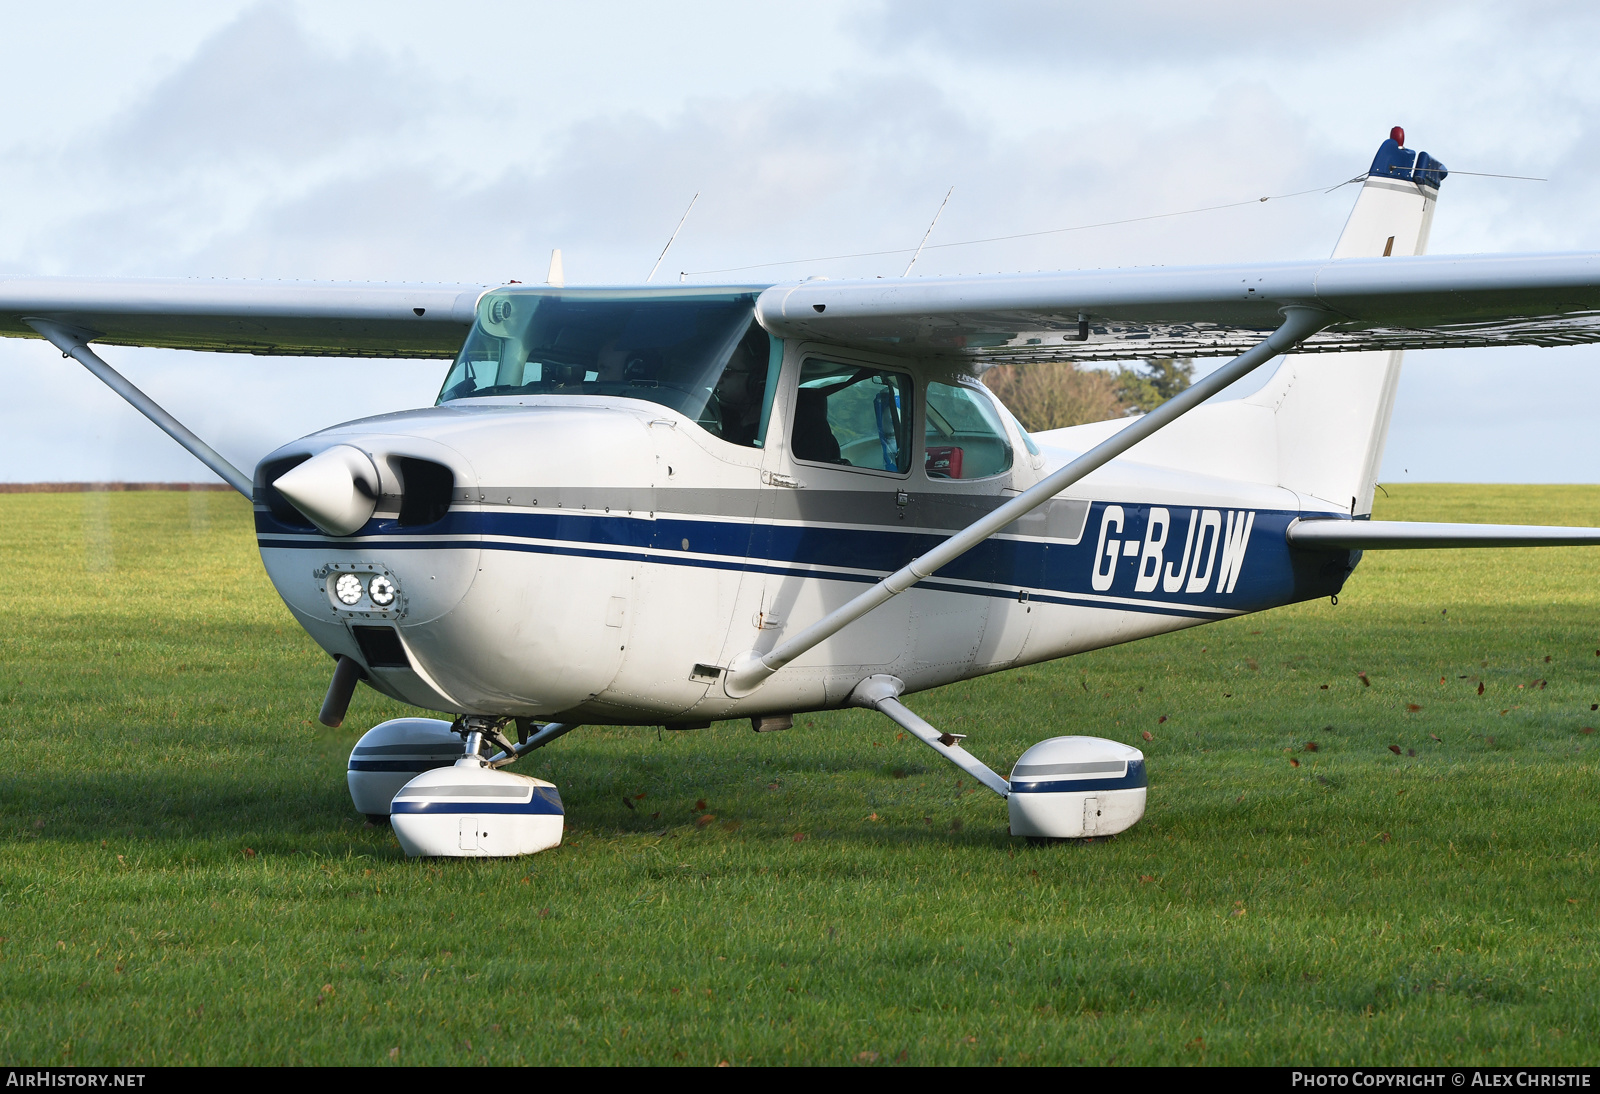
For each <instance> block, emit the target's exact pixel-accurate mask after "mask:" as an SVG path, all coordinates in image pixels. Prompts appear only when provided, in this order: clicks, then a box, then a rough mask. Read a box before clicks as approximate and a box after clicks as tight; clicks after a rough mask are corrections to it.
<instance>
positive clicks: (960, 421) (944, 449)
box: [922, 383, 1011, 479]
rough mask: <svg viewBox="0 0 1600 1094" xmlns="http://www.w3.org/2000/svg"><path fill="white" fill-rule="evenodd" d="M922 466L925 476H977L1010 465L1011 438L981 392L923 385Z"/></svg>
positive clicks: (951, 385)
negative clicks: (925, 389)
mask: <svg viewBox="0 0 1600 1094" xmlns="http://www.w3.org/2000/svg"><path fill="white" fill-rule="evenodd" d="M922 466H923V469H924V470H925V471H926V472H927V474H928V477H929V478H930V479H982V478H987V477H988V476H990V475H998V474H1000V473H1001V472H1002V471H1009V470H1010V469H1011V441H1010V439H1009V438H1008V437H1007V436H1006V427H1005V425H1004V424H1003V423H1002V422H1001V421H1000V414H999V412H998V411H997V410H995V407H994V404H993V403H991V402H990V401H989V400H988V399H987V398H986V397H985V396H984V394H983V393H982V392H980V391H975V390H973V389H972V388H967V387H958V386H956V385H954V384H938V383H930V384H929V385H928V414H927V431H926V434H925V436H924V442H923V458H922Z"/></svg>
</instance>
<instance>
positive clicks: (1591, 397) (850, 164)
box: [0, 0, 1600, 482]
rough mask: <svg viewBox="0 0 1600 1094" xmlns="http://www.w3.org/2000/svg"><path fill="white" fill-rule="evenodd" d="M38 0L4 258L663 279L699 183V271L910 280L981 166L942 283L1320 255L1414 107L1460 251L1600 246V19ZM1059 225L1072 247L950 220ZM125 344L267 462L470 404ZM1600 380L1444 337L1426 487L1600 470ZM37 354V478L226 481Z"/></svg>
mask: <svg viewBox="0 0 1600 1094" xmlns="http://www.w3.org/2000/svg"><path fill="white" fill-rule="evenodd" d="M0 19H3V21H4V22H3V25H4V26H5V28H6V33H5V35H4V37H3V39H0V104H3V108H4V115H5V117H6V119H7V125H6V126H5V127H4V128H3V130H0V275H8V274H74V275H86V276H196V277H229V278H302V279H334V280H374V281H423V282H475V283H483V284H494V283H500V282H503V281H505V280H507V279H511V278H515V279H518V280H523V281H541V280H543V279H544V275H545V271H546V267H547V264H548V261H549V256H550V252H551V250H552V249H553V248H557V247H559V248H560V249H561V250H562V253H563V259H564V265H565V270H566V278H567V283H568V284H569V285H571V284H580V283H614V282H638V281H641V280H643V279H644V277H645V276H646V275H647V274H648V273H649V272H650V270H651V267H652V265H653V264H654V263H655V261H656V258H657V256H658V254H659V253H660V251H661V248H662V246H663V245H664V244H665V243H666V241H667V239H668V237H669V236H670V235H671V233H672V230H673V228H674V226H675V225H676V224H677V223H678V220H679V218H680V217H681V216H682V215H683V212H684V209H685V208H686V207H687V206H688V205H689V202H690V199H691V198H692V197H693V196H694V195H695V194H698V195H699V198H698V200H697V201H696V203H695V205H694V208H693V211H692V212H691V214H690V216H689V218H688V219H687V221H686V222H685V223H684V226H683V230H682V233H681V234H680V235H679V237H678V239H677V241H676V242H675V243H674V245H673V247H672V249H671V250H670V251H669V253H668V254H667V257H666V259H665V260H664V261H663V263H662V266H661V272H660V273H659V274H658V275H657V280H676V279H678V278H679V277H680V276H681V277H683V278H684V279H686V280H690V281H713V280H717V281H725V280H739V281H749V282H765V281H776V280H785V279H789V278H795V277H804V276H810V275H825V276H830V277H845V276H873V275H878V274H883V275H895V274H899V273H900V272H901V271H902V270H903V269H904V268H905V264H906V262H907V261H908V260H909V258H910V251H911V250H912V249H914V248H915V247H916V245H917V242H918V240H919V239H920V238H921V237H922V235H923V233H924V232H925V231H926V230H927V228H928V224H929V221H930V220H931V219H932V217H933V215H934V212H935V211H936V210H937V209H938V208H939V205H940V202H941V200H942V199H943V198H944V196H945V194H946V193H947V191H949V192H950V199H949V203H948V205H947V206H946V207H945V209H944V211H943V213H942V215H941V216H940V219H939V221H938V224H937V226H936V228H935V230H934V232H933V233H932V235H931V237H930V238H929V249H928V250H926V251H925V252H924V253H923V254H922V256H921V257H920V258H919V259H918V261H917V264H916V266H915V268H914V272H915V273H916V274H917V275H918V276H937V275H940V274H972V273H992V272H1000V271H1006V272H1010V271H1018V270H1054V269H1076V268H1086V267H1108V266H1138V265H1154V264H1168V265H1175V264H1189V263H1207V262H1236V261H1237V262H1247V261H1258V260H1261V261H1271V260H1286V259H1305V258H1318V257H1324V256H1326V255H1327V254H1328V253H1329V252H1330V251H1331V250H1332V248H1333V244H1334V241H1335V240H1336V239H1337V237H1338V234H1339V230H1340V228H1341V226H1342V224H1343V222H1344V219H1345V217H1346V216H1347V215H1348V213H1349V210H1350V207H1351V204H1352V203H1353V201H1354V199H1355V192H1356V190H1355V187H1353V186H1346V187H1342V188H1335V189H1332V190H1331V192H1327V191H1329V190H1330V188H1333V187H1336V185H1337V184H1338V183H1341V182H1344V181H1345V180H1348V179H1350V178H1351V177H1353V176H1355V175H1358V174H1359V173H1361V172H1362V171H1364V170H1365V169H1366V167H1367V165H1368V164H1369V163H1370V162H1371V159H1372V155H1373V152H1374V151H1375V150H1376V148H1377V145H1378V143H1379V142H1380V141H1381V140H1382V139H1383V138H1384V137H1385V136H1387V134H1388V132H1389V128H1390V127H1391V126H1393V125H1402V126H1404V127H1405V129H1406V133H1407V136H1408V138H1409V139H1408V144H1409V145H1410V146H1412V147H1419V148H1422V149H1424V150H1426V151H1428V152H1430V153H1432V154H1433V155H1434V156H1436V157H1437V158H1439V159H1441V160H1443V161H1444V163H1445V164H1447V165H1448V166H1449V167H1450V168H1452V169H1453V170H1455V171H1457V172H1468V171H1470V172H1479V173H1482V174H1479V175H1467V174H1461V173H1458V174H1453V175H1452V176H1451V177H1450V178H1449V179H1448V180H1447V181H1446V182H1445V184H1444V187H1443V192H1442V194H1441V198H1440V203H1439V207H1438V211H1437V213H1436V216H1435V220H1434V227H1433V237H1432V241H1431V244H1430V251H1431V252H1432V253H1436V254H1438V253H1462V252H1480V251H1516V250H1597V249H1600V181H1597V176H1596V171H1595V168H1596V166H1597V164H1600V141H1597V139H1596V138H1597V136H1600V109H1597V108H1600V66H1597V65H1595V64H1594V62H1593V50H1592V43H1593V42H1594V41H1595V40H1596V38H1597V32H1600V9H1597V8H1595V7H1593V6H1592V5H1582V4H1569V3H1540V2H1530V0H1523V2H1519V3H1516V4H1509V3H1507V4H1498V3H1459V4H1448V5H1441V4H1437V3H1414V2H1411V0H1386V2H1373V0H1348V2H1346V3H1343V4H1340V5H1306V4H1278V5H1260V4H1254V3H1251V4H1246V3H1243V2H1233V0H1215V2H1210V3H1207V4H1194V3H1192V2H1185V3H1179V2H1167V0H1123V2H1121V3H1119V4H1117V5H1108V4H1104V3H1092V4H1091V3H1082V4H1079V3H1032V2H1023V0H987V2H985V3H982V4H979V3H957V2H954V0H916V2H909V0H878V2H866V0H860V2H854V3H835V2H831V0H807V2H806V3H803V4H802V3H776V2H774V3H752V2H749V0H746V2H744V3H738V4H735V3H710V2H676V3H673V4H661V3H642V2H641V3H608V2H602V0H591V2H589V3H585V4H570V3H563V4H553V3H533V2H526V0H524V2H519V3H488V2H481V3H474V2H471V0H462V2H457V3H455V4H452V5H448V6H447V5H439V4H423V3H409V2H403V0H390V2H386V3H383V4H377V3H353V2H351V3H321V4H309V3H306V4H297V3H292V2H230V0H207V2H205V3H191V2H188V0H167V2H165V3H162V4H159V5H122V4H112V3H73V2H70V0H69V2H59V3H56V4H51V5H41V4H37V3H28V4H23V3H17V2H13V0H0ZM1484 174H1500V175H1528V176H1537V177H1539V178H1544V179H1547V180H1548V181H1545V182H1528V181H1521V180H1515V179H1504V178H1491V177H1483V175H1484ZM951 187H954V190H953V191H951ZM1307 191H1309V192H1307ZM1290 195H1294V196H1290ZM1262 196H1270V197H1272V200H1269V201H1267V202H1260V201H1257V200H1253V199H1257V198H1260V197H1262ZM1237 202H1244V203H1245V204H1243V205H1239V206H1237V207H1234V208H1230V209H1223V210H1217V211H1211V212H1196V213H1188V214H1186V215H1182V216H1173V217H1162V218H1160V219H1153V220H1152V219H1146V220H1143V221H1138V222H1136V223H1131V224H1129V223H1124V224H1120V225H1111V226H1102V227H1087V228H1083V229H1082V230H1074V231H1066V232H1057V231H1051V230H1053V229H1060V228H1069V227H1075V226H1084V225H1103V224H1105V222H1109V221H1126V220H1130V219H1133V218H1141V217H1151V216H1154V215H1155V214H1165V213H1174V212H1183V211H1185V210H1195V209H1202V208H1205V207H1208V206H1215V205H1224V204H1230V203H1237ZM1030 232H1033V233H1038V232H1049V234H1042V235H1040V234H1036V235H1031V236H1026V237H1025V238H1021V239H1014V240H1010V241H1006V242H1002V243H987V244H981V245H971V246H966V245H962V246H950V244H960V243H962V242H963V241H967V240H974V239H984V238H988V237H993V236H1001V235H1012V234H1018V233H1030ZM874 252H895V253H890V254H879V253H874ZM862 255H865V256H866V257H852V258H840V257H836V256H862ZM103 355H104V356H105V357H106V358H107V359H108V360H109V361H110V362H111V363H112V364H113V365H114V366H116V367H117V368H119V369H120V370H122V371H123V372H124V373H125V374H126V375H127V376H128V377H129V378H130V379H132V380H133V381H134V382H135V383H136V384H138V385H140V386H141V387H143V388H145V390H147V391H148V392H149V393H150V394H151V395H153V396H154V397H155V398H156V399H157V400H158V401H160V402H161V403H162V404H163V405H165V406H167V407H168V409H170V410H171V411H172V412H173V413H175V414H176V415H177V416H178V417H179V418H180V419H181V420H183V421H184V422H186V423H187V424H188V425H190V426H191V427H192V428H193V429H194V430H195V431H196V432H197V433H199V434H200V435H201V436H202V437H204V438H206V439H207V440H208V441H209V442H211V443H212V444H213V445H215V446H216V447H217V448H218V449H219V450H221V451H222V452H223V453H224V454H225V455H226V456H228V457H229V458H230V459H231V460H232V461H233V462H235V463H236V464H238V465H239V466H241V467H245V468H249V467H252V466H254V464H255V462H256V461H257V460H259V459H260V458H261V457H262V456H263V455H265V454H266V453H267V452H269V451H271V450H272V449H273V448H275V447H277V446H278V445H280V444H283V443H285V442H287V441H289V440H292V439H294V438H295V437H298V436H301V435H303V434H305V433H308V432H311V431H312V430H315V429H318V428H321V427H324V426H327V425H331V424H334V423H337V422H340V421H345V420H349V419H351V418H355V417H360V416H362V415H366V414H373V413H380V412H383V411H387V410H395V409H402V408H406V407H413V406H422V405H427V404H429V403H431V402H432V401H433V399H434V396H435V394H436V392H437V390H438V386H439V383H440V381H441V380H442V378H443V372H444V369H445V367H446V366H445V364H444V363H443V362H391V361H382V362H375V361H323V360H309V361H308V360H296V359H291V358H258V357H251V356H244V355H228V354H221V355H213V354H196V353H185V352H179V351H162V350H131V349H121V348H116V347H110V348H107V349H105V350H104V353H103ZM1213 365H1214V363H1211V362H1208V363H1203V364H1202V366H1201V367H1202V369H1205V368H1209V367H1213ZM1597 366H1600V348H1596V347H1576V348H1563V349H1532V348H1527V349H1523V348H1512V349H1494V350H1450V351H1444V350H1436V351H1428V352H1413V353H1411V354H1409V355H1408V356H1407V361H1406V365H1405V370H1404V372H1403V376H1402V381H1401V387H1400V393H1399V397H1398V400H1397V405H1396V410H1395V417H1394V423H1393V426H1392V429H1391V434H1390V440H1389V446H1388V450H1387V454H1386V457H1385V463H1384V467H1383V471H1382V476H1383V479H1384V481H1386V482H1405V481H1416V482H1425V481H1433V482H1437V481H1457V482H1595V481H1600V456H1597V454H1596V452H1595V450H1594V446H1593V445H1592V444H1590V443H1588V438H1589V436H1590V434H1591V431H1592V425H1591V418H1592V415H1593V412H1594V408H1595V407H1596V406H1597V405H1600V368H1597ZM0 376H3V377H4V378H5V382H6V388H7V390H9V391H11V393H12V394H11V396H10V397H9V398H6V399H3V400H0V481H5V482H29V481H52V480H53V481H106V480H124V481H159V480H168V481H205V480H207V479H209V478H210V477H211V476H210V474H209V472H206V471H205V470H204V469H203V468H201V467H199V465H198V464H196V463H195V462H194V461H193V460H192V458H191V457H189V456H188V455H187V454H186V453H184V452H183V451H182V450H180V449H179V448H177V446H176V445H174V444H173V443H172V442H171V441H170V440H168V439H167V438H166V437H165V435H164V434H161V433H160V432H158V431H157V430H156V428H155V427H154V426H152V425H150V424H149V423H148V422H146V421H145V420H144V419H143V418H142V417H140V416H139V415H138V414H137V413H136V412H134V411H133V410H132V409H131V408H129V407H128V406H127V405H126V404H124V403H122V402H121V400H119V399H118V398H117V397H116V396H115V395H113V394H111V393H110V392H109V391H107V390H106V389H104V388H103V387H102V386H101V385H100V384H99V382H98V381H96V380H94V379H92V378H91V377H90V376H89V375H88V374H87V373H86V372H85V371H84V370H83V369H82V368H81V367H80V366H78V365H77V364H75V363H73V362H71V361H65V360H63V359H62V358H61V357H60V355H59V354H58V353H56V352H55V351H53V350H51V349H50V348H49V347H48V346H46V345H45V344H43V343H41V342H33V341H21V340H4V341H0Z"/></svg>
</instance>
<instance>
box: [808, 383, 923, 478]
mask: <svg viewBox="0 0 1600 1094" xmlns="http://www.w3.org/2000/svg"><path fill="white" fill-rule="evenodd" d="M911 392H912V387H911V377H909V376H907V375H906V374H905V373H903V372H890V371H887V370H885V369H875V368H868V367H864V366H861V365H844V364H839V363H838V362H836V361H820V360H816V359H810V360H807V361H806V362H805V364H804V365H802V366H801V369H800V386H799V390H798V391H797V392H796V397H795V408H794V431H793V433H792V434H791V437H790V450H791V451H792V452H793V454H794V458H795V459H797V460H806V461H809V462H811V463H831V464H837V465H839V466H841V467H858V468H862V469H864V470H869V471H890V472H894V473H896V474H904V473H905V472H907V471H908V470H910V468H911V407H912V402H911Z"/></svg>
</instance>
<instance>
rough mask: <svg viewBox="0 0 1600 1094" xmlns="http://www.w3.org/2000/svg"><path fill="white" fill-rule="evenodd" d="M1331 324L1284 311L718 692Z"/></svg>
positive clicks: (740, 662) (751, 683) (752, 685)
mask: <svg viewBox="0 0 1600 1094" xmlns="http://www.w3.org/2000/svg"><path fill="white" fill-rule="evenodd" d="M1337 318H1338V317H1337V316H1335V315H1333V314H1332V313H1330V312H1325V311H1322V310H1320V309H1317V308H1309V307H1303V306H1298V305H1295V306H1290V307H1287V308H1284V309H1283V323H1282V325H1280V326H1279V327H1278V329H1277V330H1275V331H1273V332H1272V333H1271V334H1270V335H1268V336H1267V338H1266V339H1265V340H1264V341H1262V342H1260V343H1258V344H1257V345H1255V346H1254V347H1252V348H1251V349H1248V350H1246V351H1245V352H1243V353H1241V354H1240V355H1239V356H1237V357H1235V358H1234V359H1233V360H1232V361H1229V362H1228V363H1227V364H1226V365H1223V366H1222V367H1221V368H1219V369H1217V370H1216V371H1215V372H1213V373H1212V374H1211V375H1209V376H1207V377H1206V378H1205V379H1203V380H1201V381H1200V382H1199V383H1197V384H1195V385H1194V386H1193V387H1191V388H1189V389H1187V390H1186V391H1181V392H1179V393H1178V394H1177V395H1174V396H1173V397H1172V398H1170V399H1168V400H1167V401H1166V402H1164V403H1162V404H1161V405H1160V406H1158V407H1156V409H1154V410H1152V411H1151V412H1150V413H1148V414H1146V415H1145V416H1144V417H1142V418H1138V419H1136V420H1135V421H1134V422H1133V423H1132V424H1131V425H1129V426H1127V427H1125V428H1123V429H1121V430H1119V431H1118V432H1116V433H1115V434H1113V435H1112V436H1110V437H1108V438H1107V439H1105V440H1104V441H1101V442H1100V443H1099V444H1097V445H1095V447H1093V448H1091V449H1090V450H1089V451H1087V452H1085V453H1084V454H1083V455H1081V456H1079V457H1078V458H1077V459H1075V460H1073V461H1072V462H1071V463H1069V464H1067V466H1065V467H1063V468H1061V469H1060V470H1059V471H1056V472H1053V473H1052V474H1050V475H1049V476H1047V477H1045V478H1044V479H1042V480H1040V481H1039V482H1037V483H1035V484H1034V485H1033V486H1031V487H1029V488H1028V489H1027V490H1024V491H1023V492H1022V493H1020V494H1018V495H1017V496H1016V497H1014V498H1012V499H1011V500H1010V501H1008V502H1006V503H1005V504H1004V505H1002V506H1001V507H1000V508H998V509H996V510H994V511H993V512H991V513H990V514H988V515H987V516H985V517H983V518H982V519H980V520H976V521H974V522H973V523H972V524H969V525H968V526H967V527H966V528H964V529H962V530H961V531H959V532H957V533H956V534H955V535H953V536H951V537H950V538H949V539H947V540H945V541H944V542H943V543H941V544H939V545H938V546H937V547H935V548H934V549H933V550H931V551H929V552H928V553H927V554H925V555H921V556H919V557H918V558H914V559H912V560H911V561H910V562H909V563H907V564H906V565H905V566H903V567H901V568H900V569H898V570H896V571H895V572H894V573H892V574H890V575H889V576H888V577H886V578H884V579H883V580H882V581H880V582H878V583H877V584H876V585H874V586H873V587H872V588H870V589H868V590H867V591H866V592H864V593H861V594H860V595H859V596H856V597H855V598H853V599H852V600H850V601H849V602H848V603H846V604H845V605H844V606H843V607H840V608H837V609H835V610H834V611H832V612H830V613H828V614H827V615H825V616H823V617H822V618H821V619H819V620H817V621H816V622H815V623H813V624H811V626H809V627H807V628H806V629H805V630H803V631H801V632H800V633H799V634H797V635H795V636H794V637H793V638H789V639H786V640H785V641H783V642H780V643H778V644H777V645H776V646H775V647H773V649H772V651H771V652H770V653H766V654H762V653H760V652H759V651H757V650H746V651H745V652H744V653H741V654H740V655H739V656H738V657H736V658H734V660H733V662H732V663H731V664H730V665H729V666H728V671H727V672H726V673H725V674H724V675H723V685H722V686H723V689H724V690H725V691H726V692H727V693H728V695H729V696H730V697H732V698H734V699H742V698H744V697H745V696H746V695H749V694H751V693H752V692H754V691H755V690H756V688H758V687H760V686H761V685H762V684H763V683H765V682H766V680H767V678H768V677H769V676H771V675H772V674H773V673H775V672H777V671H778V670H779V669H781V668H783V666H785V665H787V664H788V663H789V662H790V661H793V660H794V659H795V658H796V657H799V656H800V655H801V654H803V653H805V652H806V651H807V650H809V649H811V648H812V647H814V646H817V645H819V644H820V643H822V642H825V641H827V640H828V639H829V638H831V637H833V636H834V635H835V634H837V633H839V631H841V630H843V629H844V628H845V627H847V626H849V625H850V624H851V623H854V622H855V621H856V620H857V619H860V618H861V617H862V616H864V615H866V614H867V613H868V612H870V611H872V609H874V608H876V607H878V606H879V605H880V604H883V603H884V602H886V601H888V600H889V599H890V598H891V597H894V596H897V595H899V594H900V593H903V592H905V591H906V590H907V589H909V588H911V586H913V585H915V584H916V583H917V582H919V581H921V580H922V579H923V578H925V577H928V576H930V575H932V574H934V573H935V572H937V571H938V570H939V569H940V568H941V567H943V566H946V565H948V564H949V563H951V562H953V561H955V560H956V559H957V558H960V557H961V556H962V555H964V554H966V553H967V552H968V551H970V550H972V548H974V547H976V546H977V545H978V544H980V543H982V542H983V541H984V540H986V539H988V538H989V537H990V536H992V535H994V534H995V533H996V532H998V531H999V530H1000V529H1002V528H1004V527H1005V526H1006V525H1008V524H1010V523H1011V522H1012V521H1015V520H1017V519H1019V518H1020V517H1023V516H1026V515H1027V514H1028V513H1031V512H1033V510H1035V509H1037V508H1038V507H1039V506H1041V505H1043V504H1044V503H1045V502H1047V501H1049V500H1050V499H1051V498H1053V497H1055V496H1056V495H1057V494H1059V493H1061V491H1063V490H1065V489H1066V488H1067V487H1069V486H1071V485H1072V484H1073V483H1075V482H1077V481H1078V480H1079V479H1081V478H1083V477H1084V476H1085V475H1087V474H1089V473H1090V472H1091V471H1094V470H1096V469H1098V468H1099V467H1101V466H1102V465H1104V464H1106V463H1109V462H1110V461H1112V460H1113V459H1115V458H1116V457H1118V456H1120V455H1122V453H1124V452H1126V451H1127V450H1128V449H1130V448H1132V447H1133V446H1134V445H1136V444H1138V443H1139V442H1140V441H1142V440H1144V439H1145V438H1146V437H1148V436H1150V435H1151V434H1152V433H1154V432H1156V431H1157V430H1159V429H1161V428H1162V427H1163V426H1165V425H1166V424H1167V423H1169V422H1171V421H1173V420H1174V419H1176V418H1178V417H1179V416H1180V415H1182V414H1184V413H1186V412H1187V411H1189V410H1192V409H1194V408H1195V407H1197V406H1199V405H1200V404H1201V403H1203V402H1205V401H1206V400H1207V399H1209V398H1211V396H1213V395H1215V394H1216V393H1217V392H1219V391H1221V390H1222V389H1223V388H1225V387H1227V386H1228V385H1229V384H1231V383H1233V382H1234V381H1235V380H1238V379H1239V378H1240V377H1242V376H1244V375H1246V374H1248V373H1249V372H1251V371H1252V370H1253V369H1256V368H1258V367H1260V366H1261V365H1263V364H1265V363H1266V362H1268V361H1270V360H1272V359H1273V358H1274V357H1276V356H1278V355H1279V354H1280V353H1287V352H1289V351H1290V350H1292V349H1293V348H1294V347H1295V346H1296V345H1298V344H1299V343H1300V342H1302V341H1303V340H1305V339H1307V338H1309V337H1311V336H1312V335H1313V334H1316V333H1317V332H1318V331H1320V330H1322V329H1323V328H1324V327H1326V326H1328V324H1330V323H1332V322H1334V321H1335V320H1336V319H1337Z"/></svg>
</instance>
